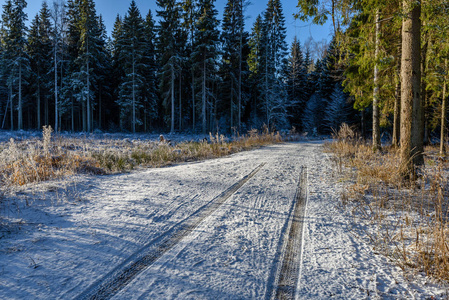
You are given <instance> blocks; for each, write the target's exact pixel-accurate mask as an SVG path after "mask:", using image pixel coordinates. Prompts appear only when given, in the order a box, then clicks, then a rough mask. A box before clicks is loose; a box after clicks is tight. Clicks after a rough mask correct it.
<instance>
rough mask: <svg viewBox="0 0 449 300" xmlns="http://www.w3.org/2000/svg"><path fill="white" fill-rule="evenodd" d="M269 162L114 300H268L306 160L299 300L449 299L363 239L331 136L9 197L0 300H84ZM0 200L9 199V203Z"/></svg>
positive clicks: (33, 188) (0, 249)
mask: <svg viewBox="0 0 449 300" xmlns="http://www.w3.org/2000/svg"><path fill="white" fill-rule="evenodd" d="M262 163H266V164H265V165H264V166H263V167H262V168H261V169H260V171H258V172H257V174H255V176H254V177H252V178H250V179H249V180H248V182H246V183H245V184H244V185H243V186H242V187H241V188H240V189H238V190H237V191H236V192H235V193H233V194H232V195H231V196H230V197H229V198H228V199H226V201H225V202H224V203H223V204H222V205H221V206H219V207H218V208H217V209H216V210H213V211H212V213H211V214H210V215H207V217H206V218H204V220H202V221H201V222H200V223H199V224H198V226H197V227H195V228H194V229H193V231H191V232H189V233H188V234H187V235H186V236H185V237H184V238H183V239H181V240H180V241H179V242H178V243H176V244H175V245H174V246H173V247H172V248H171V249H169V250H168V251H166V252H165V253H163V255H162V256H161V257H159V258H158V259H157V260H156V261H155V262H154V263H153V264H151V265H150V266H149V267H147V268H145V269H144V270H143V271H142V272H140V273H139V274H138V275H137V276H135V277H134V278H133V279H132V280H131V281H130V282H129V284H128V285H126V286H125V287H124V288H123V289H121V290H120V291H119V292H118V293H117V294H116V295H115V296H114V299H174V298H177V299H214V298H218V299H223V298H228V299H236V298H238V299H263V298H268V296H267V295H268V294H269V293H270V290H271V289H272V288H273V286H272V285H273V281H274V277H275V276H276V271H277V269H278V264H279V260H280V254H281V253H280V251H282V249H283V241H284V239H283V237H284V235H285V234H288V233H287V228H286V224H287V223H288V220H289V217H290V215H291V210H292V204H293V200H294V198H295V193H296V189H297V187H298V180H299V177H300V170H301V166H307V168H308V195H309V198H308V200H307V201H308V203H307V209H306V217H305V224H304V236H303V237H304V241H303V245H302V247H303V255H302V258H303V262H302V266H301V274H300V280H299V283H298V289H297V296H298V298H300V299H327V298H341V299H363V298H372V299H377V298H387V299H388V298H391V299H397V298H404V299H405V298H407V299H409V298H416V299H424V298H428V297H432V296H435V297H437V298H443V297H444V296H443V294H444V293H445V288H444V287H441V286H438V285H437V284H436V283H430V281H426V280H425V279H424V278H421V279H420V277H419V276H418V277H416V278H418V279H410V278H409V276H408V275H406V274H404V273H403V271H402V270H400V269H399V268H398V267H396V266H394V265H393V264H392V263H391V262H389V261H388V260H387V259H386V258H385V257H383V256H380V255H376V254H374V252H373V251H372V248H371V247H370V246H369V244H366V243H365V242H364V241H363V240H362V239H359V238H357V237H356V235H355V234H354V230H353V229H351V228H353V227H354V226H353V225H354V224H352V222H353V219H352V218H351V217H350V215H349V213H348V212H347V211H345V210H344V209H342V208H341V207H340V206H339V200H338V197H339V194H340V189H341V188H342V186H341V184H340V183H338V182H337V181H336V178H335V177H334V176H333V174H334V173H333V171H332V168H331V166H330V163H329V161H328V157H327V156H326V154H324V153H322V142H313V141H304V142H299V143H286V144H281V145H273V146H269V147H264V148H261V149H258V150H253V151H248V152H242V153H237V154H234V155H231V156H228V157H224V158H219V159H212V160H208V161H203V162H197V163H185V164H179V165H175V166H172V167H167V168H160V169H143V170H136V171H133V172H130V173H126V174H119V175H109V176H75V177H71V178H67V179H64V180H58V181H53V182H47V183H39V184H34V185H29V186H26V187H23V188H20V189H19V188H18V189H17V190H16V191H14V193H7V194H5V195H4V197H3V200H2V208H1V214H0V226H1V227H0V299H46V298H47V299H70V298H76V297H78V296H79V295H80V294H82V293H83V292H84V291H85V290H86V289H88V288H89V287H90V286H92V285H93V284H94V283H95V282H97V281H101V280H103V279H104V278H105V276H106V277H107V276H108V274H109V273H110V272H111V271H113V270H115V269H117V268H118V269H120V267H121V266H123V264H124V263H125V262H126V261H127V259H129V258H130V257H131V258H132V257H134V256H136V255H137V254H138V253H139V251H141V249H143V248H144V247H145V246H146V245H148V243H151V241H153V240H155V239H156V238H158V237H160V236H161V235H163V234H164V233H166V232H167V231H168V230H170V229H171V228H175V227H176V226H177V225H179V224H181V223H182V222H183V221H185V220H188V219H189V218H192V215H194V213H195V212H196V211H198V210H199V209H202V208H203V206H205V205H207V204H208V203H209V202H210V201H213V200H214V199H216V198H217V197H218V196H219V195H220V194H221V193H222V192H223V191H225V190H226V189H228V188H230V187H231V186H232V185H233V184H235V183H236V182H238V181H239V180H241V179H242V178H244V177H245V176H246V175H248V174H250V173H251V172H252V171H253V170H254V169H256V168H257V167H258V166H259V165H260V164H262ZM0 199H1V198H0Z"/></svg>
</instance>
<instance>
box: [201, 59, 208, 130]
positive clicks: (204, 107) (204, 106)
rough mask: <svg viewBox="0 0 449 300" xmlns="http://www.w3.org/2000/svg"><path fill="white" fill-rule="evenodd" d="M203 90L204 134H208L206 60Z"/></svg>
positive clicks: (204, 63)
mask: <svg viewBox="0 0 449 300" xmlns="http://www.w3.org/2000/svg"><path fill="white" fill-rule="evenodd" d="M202 89H203V91H202V92H203V110H202V113H203V134H206V121H207V119H206V59H204V62H203V84H202Z"/></svg>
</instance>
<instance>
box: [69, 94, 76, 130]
mask: <svg viewBox="0 0 449 300" xmlns="http://www.w3.org/2000/svg"><path fill="white" fill-rule="evenodd" d="M70 102H71V104H72V105H71V109H72V132H75V108H74V107H73V98H72V99H71V101H70Z"/></svg>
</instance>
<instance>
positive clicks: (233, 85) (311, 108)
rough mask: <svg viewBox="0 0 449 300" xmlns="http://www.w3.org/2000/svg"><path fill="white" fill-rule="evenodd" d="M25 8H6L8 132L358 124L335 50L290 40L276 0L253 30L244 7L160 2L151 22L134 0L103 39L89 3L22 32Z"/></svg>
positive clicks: (2, 84)
mask: <svg viewBox="0 0 449 300" xmlns="http://www.w3.org/2000/svg"><path fill="white" fill-rule="evenodd" d="M26 5H27V4H26V1H25V0H7V1H6V3H5V4H4V5H3V13H2V16H1V17H2V20H1V23H2V29H1V47H0V64H1V65H0V73H1V74H0V75H1V77H0V118H1V119H0V121H1V122H2V123H1V128H3V129H14V130H17V129H39V128H41V127H42V126H43V125H51V126H53V127H54V128H56V129H57V130H67V131H85V132H92V131H94V130H97V129H100V130H109V131H111V130H113V131H115V130H121V131H129V132H143V131H145V132H147V131H153V130H170V132H174V131H190V132H192V131H193V132H204V133H206V132H208V131H217V130H218V131H220V132H234V131H238V132H244V131H245V130H248V129H250V128H252V127H257V128H260V127H261V126H263V125H264V124H265V125H267V126H268V127H269V128H271V129H290V128H292V126H294V127H295V128H296V130H297V131H303V130H304V131H308V132H310V133H312V132H316V133H325V132H329V131H330V130H331V128H335V127H337V126H338V125H339V124H340V123H341V122H344V121H351V120H352V121H354V115H357V116H358V115H359V114H355V113H354V110H352V104H351V103H348V99H349V98H348V94H346V93H345V92H344V91H343V89H342V85H341V83H342V81H343V71H344V70H342V69H340V68H339V64H338V56H340V50H339V49H338V48H337V47H336V46H337V43H336V42H335V41H334V42H333V43H332V44H331V45H330V46H329V49H328V51H327V52H326V55H324V56H323V57H320V58H319V59H318V60H317V61H312V59H311V53H310V49H307V50H306V51H305V52H303V51H302V49H301V44H300V42H299V40H297V39H295V40H294V41H293V43H292V45H291V46H290V47H289V46H288V45H287V42H286V28H285V18H284V14H283V11H282V6H281V1H280V0H268V3H267V7H266V10H265V11H264V12H263V13H262V14H261V15H259V16H258V17H257V19H256V21H255V23H254V24H253V26H252V30H251V32H246V31H245V15H244V12H245V7H246V6H247V5H248V2H247V0H228V1H227V4H226V7H225V10H224V14H223V16H222V19H221V21H220V20H219V16H218V12H217V10H216V9H215V6H214V0H183V1H179V0H157V5H158V10H157V11H156V12H155V14H154V13H153V12H151V11H149V12H148V13H147V14H146V15H145V16H143V15H142V14H141V12H140V11H139V9H138V7H137V5H136V3H135V1H131V3H130V6H129V9H128V11H127V13H126V14H125V15H124V16H120V15H117V18H116V21H115V24H114V27H113V30H112V34H111V36H110V37H108V35H107V33H106V28H105V25H104V23H103V19H102V17H101V15H98V14H97V12H96V10H95V4H94V1H93V0H67V1H64V0H54V1H52V2H51V3H50V4H47V2H43V3H42V8H41V10H40V12H39V13H38V14H37V15H36V16H35V17H34V18H33V19H32V21H31V25H30V27H29V28H27V27H26V21H27V15H26V14H25V13H24V8H25V7H26Z"/></svg>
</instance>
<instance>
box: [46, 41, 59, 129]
mask: <svg viewBox="0 0 449 300" xmlns="http://www.w3.org/2000/svg"><path fill="white" fill-rule="evenodd" d="M56 43H57V42H56ZM56 43H55V50H54V60H55V66H54V67H55V131H56V132H57V131H58V119H59V118H58V61H57V51H56ZM47 125H48V124H47Z"/></svg>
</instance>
